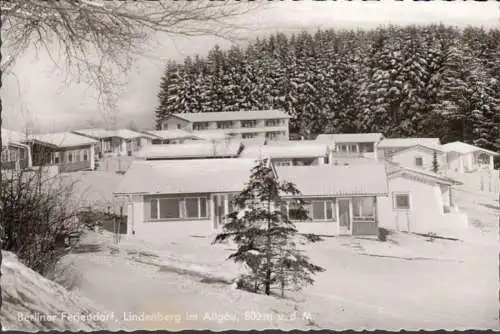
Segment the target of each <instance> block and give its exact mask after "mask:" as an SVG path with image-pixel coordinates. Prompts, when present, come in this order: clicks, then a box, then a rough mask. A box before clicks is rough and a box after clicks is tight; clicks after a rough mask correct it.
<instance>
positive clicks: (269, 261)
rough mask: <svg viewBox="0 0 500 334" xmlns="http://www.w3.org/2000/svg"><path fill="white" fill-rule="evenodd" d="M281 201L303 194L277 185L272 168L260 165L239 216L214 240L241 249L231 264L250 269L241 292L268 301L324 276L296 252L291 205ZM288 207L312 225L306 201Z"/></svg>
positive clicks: (237, 201)
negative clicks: (273, 292) (315, 276)
mask: <svg viewBox="0 0 500 334" xmlns="http://www.w3.org/2000/svg"><path fill="white" fill-rule="evenodd" d="M283 195H289V196H294V197H297V196H300V191H299V190H298V189H297V188H296V187H295V185H294V184H292V183H289V182H281V183H279V182H278V181H277V180H276V178H275V176H274V172H273V170H272V168H271V167H269V166H268V162H267V161H265V160H264V161H260V162H259V163H258V164H257V165H256V166H255V167H254V168H253V169H252V173H251V176H250V180H249V182H248V183H247V185H246V187H245V188H244V189H243V191H242V192H241V193H240V194H239V195H237V196H236V197H235V198H234V203H233V204H234V206H235V207H236V210H235V211H233V212H231V213H230V214H229V215H228V216H227V218H228V219H229V222H228V223H227V224H225V225H224V227H223V230H224V231H223V232H222V233H220V234H218V235H217V236H216V238H215V240H214V243H217V242H222V241H225V240H228V239H232V240H233V241H234V242H235V243H236V244H237V250H236V252H235V253H233V254H231V255H230V256H229V258H230V259H233V260H234V261H235V262H240V263H244V264H245V265H246V267H247V268H248V269H249V273H248V274H245V275H243V276H242V277H241V278H240V280H239V282H238V283H239V286H240V287H241V288H246V289H251V290H253V291H254V292H259V291H260V290H261V289H263V291H264V293H265V294H266V295H269V294H271V290H272V289H274V288H280V289H281V291H282V294H283V293H284V290H285V287H293V288H296V289H300V287H302V286H303V285H304V284H312V283H313V282H314V281H313V279H312V275H313V274H315V273H316V272H318V271H323V270H324V269H323V268H321V267H319V266H317V265H314V264H312V263H311V262H310V261H309V259H308V257H307V256H306V255H304V254H303V253H302V252H301V251H300V250H299V249H297V247H296V244H295V239H296V238H297V237H298V236H297V235H296V234H297V230H296V228H295V226H294V224H293V223H292V222H291V221H290V220H289V218H288V213H287V212H286V210H284V208H285V207H286V205H287V202H285V200H284V199H283V198H282V196H283ZM290 205H293V208H294V216H295V217H298V218H300V219H301V220H307V219H309V217H308V216H307V211H306V210H305V208H304V202H303V201H302V200H300V199H295V200H293V201H292V202H291V203H290Z"/></svg>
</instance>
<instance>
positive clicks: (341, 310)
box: [2, 190, 500, 330]
mask: <svg viewBox="0 0 500 334" xmlns="http://www.w3.org/2000/svg"><path fill="white" fill-rule="evenodd" d="M456 196H457V199H458V204H459V205H460V207H461V208H463V209H464V210H466V211H467V213H468V214H469V217H470V221H471V227H470V233H469V234H468V235H467V238H465V239H464V240H458V241H453V240H446V239H439V238H429V237H425V236H417V235H410V234H395V235H391V236H390V237H389V240H388V241H387V242H380V241H377V240H375V239H373V238H352V237H336V238H324V240H323V241H320V242H317V243H314V244H306V245H304V246H303V247H304V248H305V249H306V250H307V252H308V254H309V255H310V257H311V259H312V260H313V262H315V263H316V264H318V265H321V266H323V267H324V268H325V269H326V271H325V272H322V273H319V274H317V275H316V277H315V279H316V282H315V284H314V285H313V286H310V287H306V288H305V289H304V290H303V291H302V292H300V293H293V294H290V296H289V298H286V299H281V298H279V297H274V296H264V295H256V294H252V293H248V292H245V291H241V290H237V289H235V287H234V284H232V282H233V280H234V278H235V277H236V276H237V274H238V273H239V272H240V271H241V268H240V267H239V266H238V265H235V264H234V263H232V262H231V261H229V260H226V258H227V256H228V255H229V254H230V252H231V251H232V250H233V249H234V247H233V246H231V245H230V244H217V245H213V244H212V243H211V242H212V240H213V238H212V237H203V236H198V235H188V234H186V233H185V232H183V231H179V233H178V234H169V235H156V236H154V235H153V236H149V237H148V240H141V239H139V238H137V237H123V238H122V240H121V241H120V242H119V243H118V244H115V243H114V242H113V236H112V235H111V234H109V233H106V232H104V233H103V234H99V233H93V232H92V233H88V235H86V236H85V238H84V239H83V240H82V242H81V247H80V249H79V251H78V252H75V253H72V254H70V255H68V256H66V257H65V258H64V261H63V262H62V263H61V268H65V271H64V274H62V273H61V275H60V279H62V280H63V281H65V282H75V283H74V284H72V285H74V287H73V288H74V291H75V292H77V293H78V294H80V295H84V296H86V297H87V298H89V299H91V300H93V301H94V302H95V303H96V304H98V305H102V308H104V309H106V310H109V311H111V312H114V314H115V315H116V317H117V318H118V319H119V320H120V321H121V323H120V326H123V328H126V329H137V330H139V329H149V330H154V329H168V330H181V329H210V330H225V329H240V330H248V329H266V328H279V329H283V330H290V329H294V328H299V329H305V330H307V329H319V328H328V329H337V330H342V329H356V330H360V329H375V328H377V329H386V330H399V329H402V328H404V329H408V330H418V329H427V330H432V329H441V328H445V329H466V328H475V329H500V326H499V321H498V299H497V298H498V289H499V284H498V219H499V218H498V217H499V213H500V210H499V208H498V207H499V204H498V200H497V198H496V197H495V196H494V195H492V194H484V193H473V192H468V191H466V190H460V191H457V193H456ZM12 307H13V306H12ZM2 309H3V310H5V308H2ZM7 310H8V308H7Z"/></svg>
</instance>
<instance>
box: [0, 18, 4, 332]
mask: <svg viewBox="0 0 500 334" xmlns="http://www.w3.org/2000/svg"><path fill="white" fill-rule="evenodd" d="M1 28H2V17H1V15H0V29H1ZM1 48H2V38H1V37H0V50H1ZM1 62H2V54H1V53H0V63H1ZM2 75H3V72H2V70H1V69H0V89H1V88H2ZM1 151H2V98H1V97H0V152H1ZM1 185H2V159H1V158H0V268H1V266H2V249H3V240H2V239H3V226H4V223H3V203H2V186H1ZM1 276H2V271H1V270H0V278H1ZM1 308H2V287H1V285H0V310H1ZM0 331H2V323H1V321H0Z"/></svg>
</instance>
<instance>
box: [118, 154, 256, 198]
mask: <svg viewBox="0 0 500 334" xmlns="http://www.w3.org/2000/svg"><path fill="white" fill-rule="evenodd" d="M255 165H256V161H255V160H254V159H196V160H162V161H158V160H156V161H144V160H136V161H134V162H133V163H132V165H131V166H130V168H129V169H128V171H127V172H126V173H125V175H124V179H123V181H122V182H121V183H120V184H119V186H118V188H117V189H116V190H115V194H134V193H135V194H138V193H143V194H194V193H217V192H240V191H241V190H243V188H244V186H245V183H247V182H248V180H249V177H250V174H251V170H252V168H253V167H254V166H255Z"/></svg>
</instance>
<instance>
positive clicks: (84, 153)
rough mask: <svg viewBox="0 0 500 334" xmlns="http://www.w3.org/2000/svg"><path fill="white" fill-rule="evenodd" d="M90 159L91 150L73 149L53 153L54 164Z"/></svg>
mask: <svg viewBox="0 0 500 334" xmlns="http://www.w3.org/2000/svg"><path fill="white" fill-rule="evenodd" d="M88 160H89V150H88V149H85V150H72V151H64V152H54V153H53V162H54V164H62V163H75V162H80V161H88Z"/></svg>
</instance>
